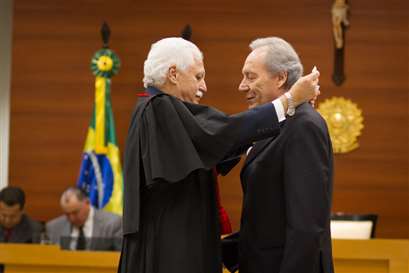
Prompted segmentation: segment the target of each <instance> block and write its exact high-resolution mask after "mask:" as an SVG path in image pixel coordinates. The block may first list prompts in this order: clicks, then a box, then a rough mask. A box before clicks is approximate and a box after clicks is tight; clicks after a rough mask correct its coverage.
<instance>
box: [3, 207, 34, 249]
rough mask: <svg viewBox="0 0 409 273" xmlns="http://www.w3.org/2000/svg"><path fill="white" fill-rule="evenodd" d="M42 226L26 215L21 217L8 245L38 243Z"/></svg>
mask: <svg viewBox="0 0 409 273" xmlns="http://www.w3.org/2000/svg"><path fill="white" fill-rule="evenodd" d="M41 229H42V226H41V224H40V223H38V222H36V221H34V220H31V219H30V217H28V216H27V215H25V214H24V215H23V217H22V218H21V221H20V223H18V224H17V225H16V226H15V227H14V229H13V233H12V235H11V238H10V240H9V241H8V242H9V243H38V242H39V241H40V233H41ZM0 242H4V233H3V227H2V226H0Z"/></svg>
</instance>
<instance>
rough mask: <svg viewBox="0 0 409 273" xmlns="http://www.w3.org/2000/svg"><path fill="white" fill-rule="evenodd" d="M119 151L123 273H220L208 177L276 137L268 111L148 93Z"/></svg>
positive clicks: (272, 113) (212, 189) (276, 129)
mask: <svg viewBox="0 0 409 273" xmlns="http://www.w3.org/2000/svg"><path fill="white" fill-rule="evenodd" d="M147 91H148V92H149V94H150V95H151V96H150V97H146V98H140V99H139V101H138V104H137V106H136V109H135V111H134V113H133V116H132V120H131V124H130V128H129V132H128V138H127V143H126V149H125V162H124V214H123V233H124V240H123V246H122V253H121V259H120V262H119V269H118V272H122V273H125V272H127V273H130V272H132V273H164V272H166V273H220V272H221V271H222V266H221V257H220V256H221V255H220V232H219V219H218V211H217V207H216V195H215V181H214V176H213V172H212V169H213V168H214V167H216V165H217V164H218V163H220V162H221V161H222V160H223V159H224V158H226V157H227V156H228V155H229V154H230V153H232V152H234V151H237V150H240V149H241V148H242V147H245V146H247V145H249V144H251V143H252V142H253V141H256V140H259V139H264V138H266V137H269V136H272V135H275V134H277V133H278V132H279V123H278V119H277V115H276V112H275V110H274V107H273V105H272V104H271V103H268V104H265V105H262V106H260V107H256V108H253V109H251V110H249V111H246V112H243V113H239V114H236V115H231V116H229V115H226V114H224V113H222V112H220V111H218V110H216V109H214V108H210V107H207V106H203V105H197V104H191V103H186V102H182V101H180V100H179V99H177V98H175V97H173V96H170V95H167V94H165V93H162V92H161V91H159V90H157V89H155V88H152V87H150V88H148V90H147Z"/></svg>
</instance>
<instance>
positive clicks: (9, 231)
mask: <svg viewBox="0 0 409 273" xmlns="http://www.w3.org/2000/svg"><path fill="white" fill-rule="evenodd" d="M25 199H26V198H25V194H24V191H23V190H22V189H21V188H19V187H14V186H8V187H5V188H4V189H2V190H1V191H0V242H1V243H37V242H38V241H39V239H40V233H41V224H40V223H38V222H36V221H33V220H32V219H30V217H28V216H27V215H26V214H25V213H24V205H25Z"/></svg>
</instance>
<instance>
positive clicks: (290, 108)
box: [284, 92, 295, 116]
mask: <svg viewBox="0 0 409 273" xmlns="http://www.w3.org/2000/svg"><path fill="white" fill-rule="evenodd" d="M284 95H285V97H286V98H287V104H288V109H287V115H289V116H294V114H295V106H294V100H293V96H292V95H291V93H290V92H285V93H284Z"/></svg>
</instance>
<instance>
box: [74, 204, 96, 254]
mask: <svg viewBox="0 0 409 273" xmlns="http://www.w3.org/2000/svg"><path fill="white" fill-rule="evenodd" d="M93 227H94V208H93V207H92V206H91V208H90V210H89V214H88V218H87V220H86V221H85V224H84V226H83V227H82V230H83V231H84V236H85V238H86V239H88V240H89V239H90V238H91V237H92V229H93ZM79 233H80V230H79V228H77V227H75V226H72V230H71V238H72V240H71V243H70V249H72V250H75V249H76V248H77V240H78V235H79ZM74 238H75V239H74Z"/></svg>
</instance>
